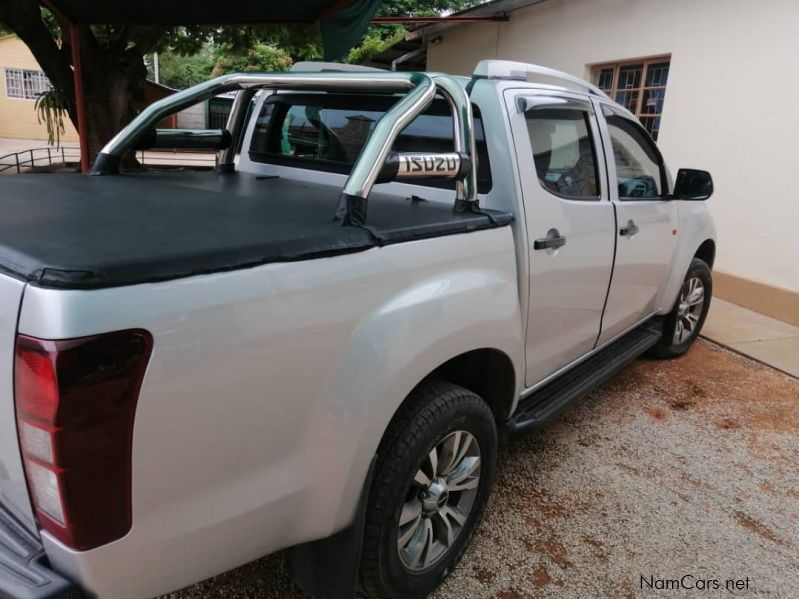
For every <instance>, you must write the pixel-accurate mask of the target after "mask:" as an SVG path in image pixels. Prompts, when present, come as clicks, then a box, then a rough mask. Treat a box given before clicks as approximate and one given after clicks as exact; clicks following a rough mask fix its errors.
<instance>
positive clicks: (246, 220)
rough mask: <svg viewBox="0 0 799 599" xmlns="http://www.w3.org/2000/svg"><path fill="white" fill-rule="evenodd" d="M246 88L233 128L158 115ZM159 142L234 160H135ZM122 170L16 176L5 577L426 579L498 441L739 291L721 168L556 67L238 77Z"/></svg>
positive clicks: (424, 589) (391, 586) (146, 138)
mask: <svg viewBox="0 0 799 599" xmlns="http://www.w3.org/2000/svg"><path fill="white" fill-rule="evenodd" d="M542 80H544V81H545V82H544V83H542ZM234 90H235V91H238V93H237V96H236V100H235V102H234V105H233V109H232V112H231V115H230V118H229V121H228V124H227V127H226V128H225V129H222V130H203V131H186V130H169V129H158V128H157V124H158V122H159V121H161V120H162V119H163V118H164V117H166V116H168V115H169V114H172V113H174V112H176V111H178V110H181V109H183V108H185V107H187V106H190V105H192V104H195V103H197V102H201V101H204V100H207V99H208V98H210V97H212V96H213V95H216V94H219V93H222V92H228V91H234ZM159 147H176V148H205V149H213V150H214V151H217V152H218V154H217V167H216V170H215V172H213V173H211V172H175V171H172V172H137V173H120V160H121V158H122V157H123V156H124V155H125V154H126V153H127V152H130V151H131V150H134V149H137V148H159ZM92 174H93V175H95V176H83V177H82V176H77V175H38V176H33V175H31V176H11V177H4V178H3V179H2V181H0V203H1V204H2V212H1V214H2V216H0V596H3V597H5V596H11V597H20V598H22V597H24V598H32V597H59V596H60V597H71V596H80V595H81V594H83V593H85V592H88V593H89V594H92V595H97V596H100V597H110V598H114V599H128V598H144V597H149V596H153V595H158V594H161V593H165V592H168V591H172V590H174V589H178V588H180V587H183V586H186V585H188V584H191V583H193V582H196V581H199V580H201V579H204V578H207V577H210V576H212V575H215V574H218V573H221V572H224V571H226V570H229V569H231V568H235V567H237V566H239V565H241V564H244V563H246V562H249V561H251V560H254V559H256V558H258V557H260V556H263V555H266V554H269V553H271V552H274V551H277V550H280V549H288V551H287V563H288V570H289V572H290V573H291V575H292V576H293V578H294V579H295V580H296V581H297V582H298V583H299V584H300V586H302V587H303V588H304V589H306V590H307V591H308V592H310V593H311V594H313V595H316V596H319V597H351V596H353V594H354V593H355V592H356V590H357V591H359V592H361V593H364V594H366V595H367V596H369V597H373V598H384V597H385V598H400V597H403V598H404V597H420V596H424V595H426V594H427V593H429V592H430V591H432V590H433V589H434V588H435V587H436V585H438V584H439V583H440V581H441V580H442V579H443V578H444V577H445V576H446V575H447V573H448V572H450V571H451V570H452V568H453V566H454V564H455V563H456V562H457V561H458V559H459V558H460V557H461V555H462V554H463V552H464V550H465V548H466V546H467V544H468V542H469V539H470V537H471V535H472V534H473V533H474V530H475V528H476V526H477V524H478V522H479V520H480V517H481V516H482V514H483V511H484V509H485V506H486V502H487V500H488V497H489V494H490V492H491V487H492V483H493V478H494V472H495V463H496V459H497V446H498V443H499V442H501V441H502V440H503V439H506V438H510V437H513V436H515V435H519V434H523V433H529V432H531V431H534V430H536V429H537V428H538V427H540V426H541V425H542V424H543V423H545V422H546V421H547V420H548V419H549V418H551V417H552V416H553V415H554V414H556V413H557V412H558V411H559V410H560V409H561V408H563V407H564V406H565V405H567V404H569V403H570V402H572V401H573V400H575V399H577V398H578V397H580V396H582V395H584V394H585V393H586V392H587V391H588V390H590V389H591V388H593V387H595V386H596V385H598V384H599V383H601V382H602V381H603V380H605V379H607V378H608V377H609V376H610V375H612V374H613V373H615V372H616V371H618V369H619V368H621V367H623V366H624V365H625V364H627V363H628V362H629V361H631V360H633V359H634V358H636V357H637V356H639V355H641V354H642V353H644V352H648V353H649V354H651V355H654V356H657V357H674V356H679V355H681V354H683V353H684V352H685V351H686V350H687V349H688V348H689V347H690V346H691V344H692V343H693V341H694V340H695V339H696V336H697V334H698V333H699V331H700V329H701V328H702V323H703V321H704V319H705V315H706V314H707V310H708V307H709V303H710V297H711V290H712V282H711V268H712V266H713V259H714V255H715V240H714V239H715V232H714V228H713V224H712V222H711V219H710V217H709V215H708V212H707V208H706V205H705V203H704V202H702V201H700V200H705V199H707V198H708V197H709V196H710V194H711V193H712V190H713V186H712V181H711V178H710V176H709V174H708V173H706V172H704V171H697V170H688V169H683V170H680V171H679V172H678V173H677V176H676V178H675V180H674V182H673V181H672V179H671V177H670V174H669V171H668V170H667V168H666V166H665V164H664V162H663V159H662V157H661V154H660V152H659V151H658V149H657V147H656V145H655V144H654V143H653V142H652V140H651V139H650V137H649V136H648V135H647V133H646V132H645V130H644V129H643V128H642V127H641V125H640V124H639V123H638V122H637V121H636V120H635V118H634V117H633V116H632V115H631V114H630V113H629V112H628V111H626V110H625V109H624V108H622V107H620V106H618V105H617V104H615V103H613V102H612V101H611V100H610V99H609V98H607V97H606V96H605V95H604V94H603V93H602V92H601V91H600V90H598V89H596V88H595V87H593V86H591V85H589V84H587V83H585V82H583V81H581V80H579V79H576V78H574V77H571V76H569V75H566V74H565V73H560V72H557V71H552V70H550V69H546V68H543V67H538V66H535V65H528V64H521V63H509V62H502V61H484V62H481V63H480V64H479V65H478V66H477V68H476V70H475V72H474V74H473V76H472V77H470V78H465V77H452V76H448V75H444V74H438V73H429V74H425V73H389V72H382V71H347V72H333V71H323V70H319V69H318V68H317V71H316V72H311V71H309V70H308V69H307V66H306V67H301V68H299V69H298V70H296V71H294V72H291V73H282V74H240V75H227V76H224V77H221V78H218V79H215V80H213V81H210V82H207V83H204V84H201V85H199V86H196V87H193V88H191V89H188V90H186V91H183V92H180V93H177V94H175V95H173V96H170V97H169V98H167V99H165V100H161V101H159V102H157V103H156V104H154V105H152V106H151V107H149V108H148V109H147V110H145V111H144V112H143V113H142V114H140V115H139V116H138V117H137V118H136V119H135V120H134V121H133V122H132V123H131V124H130V125H129V126H128V127H127V128H125V129H124V130H123V131H122V132H120V133H119V135H117V137H115V138H114V139H113V140H112V141H111V142H110V143H109V144H108V145H107V146H106V148H105V149H104V150H103V152H102V153H101V154H100V155H99V156H98V157H97V160H96V162H95V164H94V167H93V172H92ZM497 509H501V508H500V507H498V508H497Z"/></svg>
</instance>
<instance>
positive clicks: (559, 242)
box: [533, 229, 566, 250]
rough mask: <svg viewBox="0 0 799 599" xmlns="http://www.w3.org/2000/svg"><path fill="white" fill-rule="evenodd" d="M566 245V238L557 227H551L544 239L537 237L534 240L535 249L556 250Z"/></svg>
mask: <svg viewBox="0 0 799 599" xmlns="http://www.w3.org/2000/svg"><path fill="white" fill-rule="evenodd" d="M564 245H566V238H565V237H563V236H561V234H560V233H558V230H557V229H550V230H549V232H548V233H547V236H546V237H544V238H543V239H536V240H535V241H534V242H533V249H534V250H556V249H558V248H559V247H563V246H564Z"/></svg>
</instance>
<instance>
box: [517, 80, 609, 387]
mask: <svg viewBox="0 0 799 599" xmlns="http://www.w3.org/2000/svg"><path fill="white" fill-rule="evenodd" d="M506 102H507V108H508V111H509V115H510V118H511V130H512V133H513V138H514V145H515V150H516V154H517V158H518V164H519V178H520V180H521V185H522V195H523V200H524V218H525V222H526V229H527V237H528V249H529V252H530V256H529V262H530V268H529V273H530V276H529V286H530V288H529V306H528V317H527V341H526V357H527V372H526V383H527V386H533V385H535V384H536V383H539V382H541V381H542V380H543V379H545V378H547V377H548V376H550V375H552V374H554V373H555V372H557V371H558V370H560V369H562V368H563V367H565V366H568V365H569V364H570V363H572V362H573V361H575V360H576V359H578V358H580V357H581V356H583V355H585V354H586V353H588V352H590V351H591V350H592V349H593V347H594V345H595V343H596V340H597V337H598V335H599V331H600V323H601V318H602V309H603V307H604V304H605V298H606V296H607V291H608V284H609V281H610V275H611V270H612V267H613V244H614V235H613V233H614V228H615V221H614V216H613V206H612V204H611V203H610V200H609V196H608V193H607V189H606V187H607V184H606V179H605V177H604V175H603V174H602V173H603V172H604V168H603V166H602V165H603V164H604V156H603V153H602V152H603V150H602V147H601V145H600V144H599V131H598V128H597V120H596V117H595V114H594V108H593V106H592V104H591V103H590V101H588V100H587V99H586V98H585V97H584V96H581V95H579V94H569V93H553V94H548V93H543V94H542V93H530V92H529V91H528V92H525V91H522V90H507V91H506Z"/></svg>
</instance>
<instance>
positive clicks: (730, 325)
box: [702, 298, 799, 377]
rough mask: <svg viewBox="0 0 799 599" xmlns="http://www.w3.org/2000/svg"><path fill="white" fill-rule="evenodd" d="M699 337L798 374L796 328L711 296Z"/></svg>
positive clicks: (798, 349)
mask: <svg viewBox="0 0 799 599" xmlns="http://www.w3.org/2000/svg"><path fill="white" fill-rule="evenodd" d="M702 336H703V337H706V338H708V339H711V340H713V341H715V342H716V343H719V344H721V345H724V346H726V347H729V348H730V349H732V350H734V351H737V352H740V353H742V354H744V355H746V356H749V357H751V358H754V359H755V360H759V361H760V362H763V363H764V364H768V365H769V366H773V367H774V368H777V369H778V370H782V371H783V372H786V373H788V374H790V375H792V376H795V377H799V327H796V326H794V325H792V324H789V323H787V322H782V321H781V320H776V319H774V318H770V317H768V316H764V315H763V314H758V313H757V312H753V311H752V310H748V309H746V308H742V307H741V306H737V305H735V304H731V303H730V302H726V301H724V300H721V299H718V298H713V301H712V303H711V304H710V312H709V313H708V317H707V320H706V321H705V326H704V328H703V329H702Z"/></svg>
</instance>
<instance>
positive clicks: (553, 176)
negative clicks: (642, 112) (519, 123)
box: [526, 108, 599, 200]
mask: <svg viewBox="0 0 799 599" xmlns="http://www.w3.org/2000/svg"><path fill="white" fill-rule="evenodd" d="M526 118H527V132H528V133H529V135H530V144H531V145H532V147H533V160H534V162H535V170H536V173H537V174H538V181H539V182H540V183H541V186H542V187H543V188H544V189H546V190H547V191H549V192H551V193H554V194H556V195H559V196H562V197H565V198H570V199H577V200H598V199H599V177H598V176H597V161H596V154H595V152H594V142H593V139H592V138H591V126H590V121H589V119H590V118H591V116H590V114H589V113H588V112H587V111H583V110H575V109H563V108H539V109H533V110H529V111H527V113H526Z"/></svg>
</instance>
